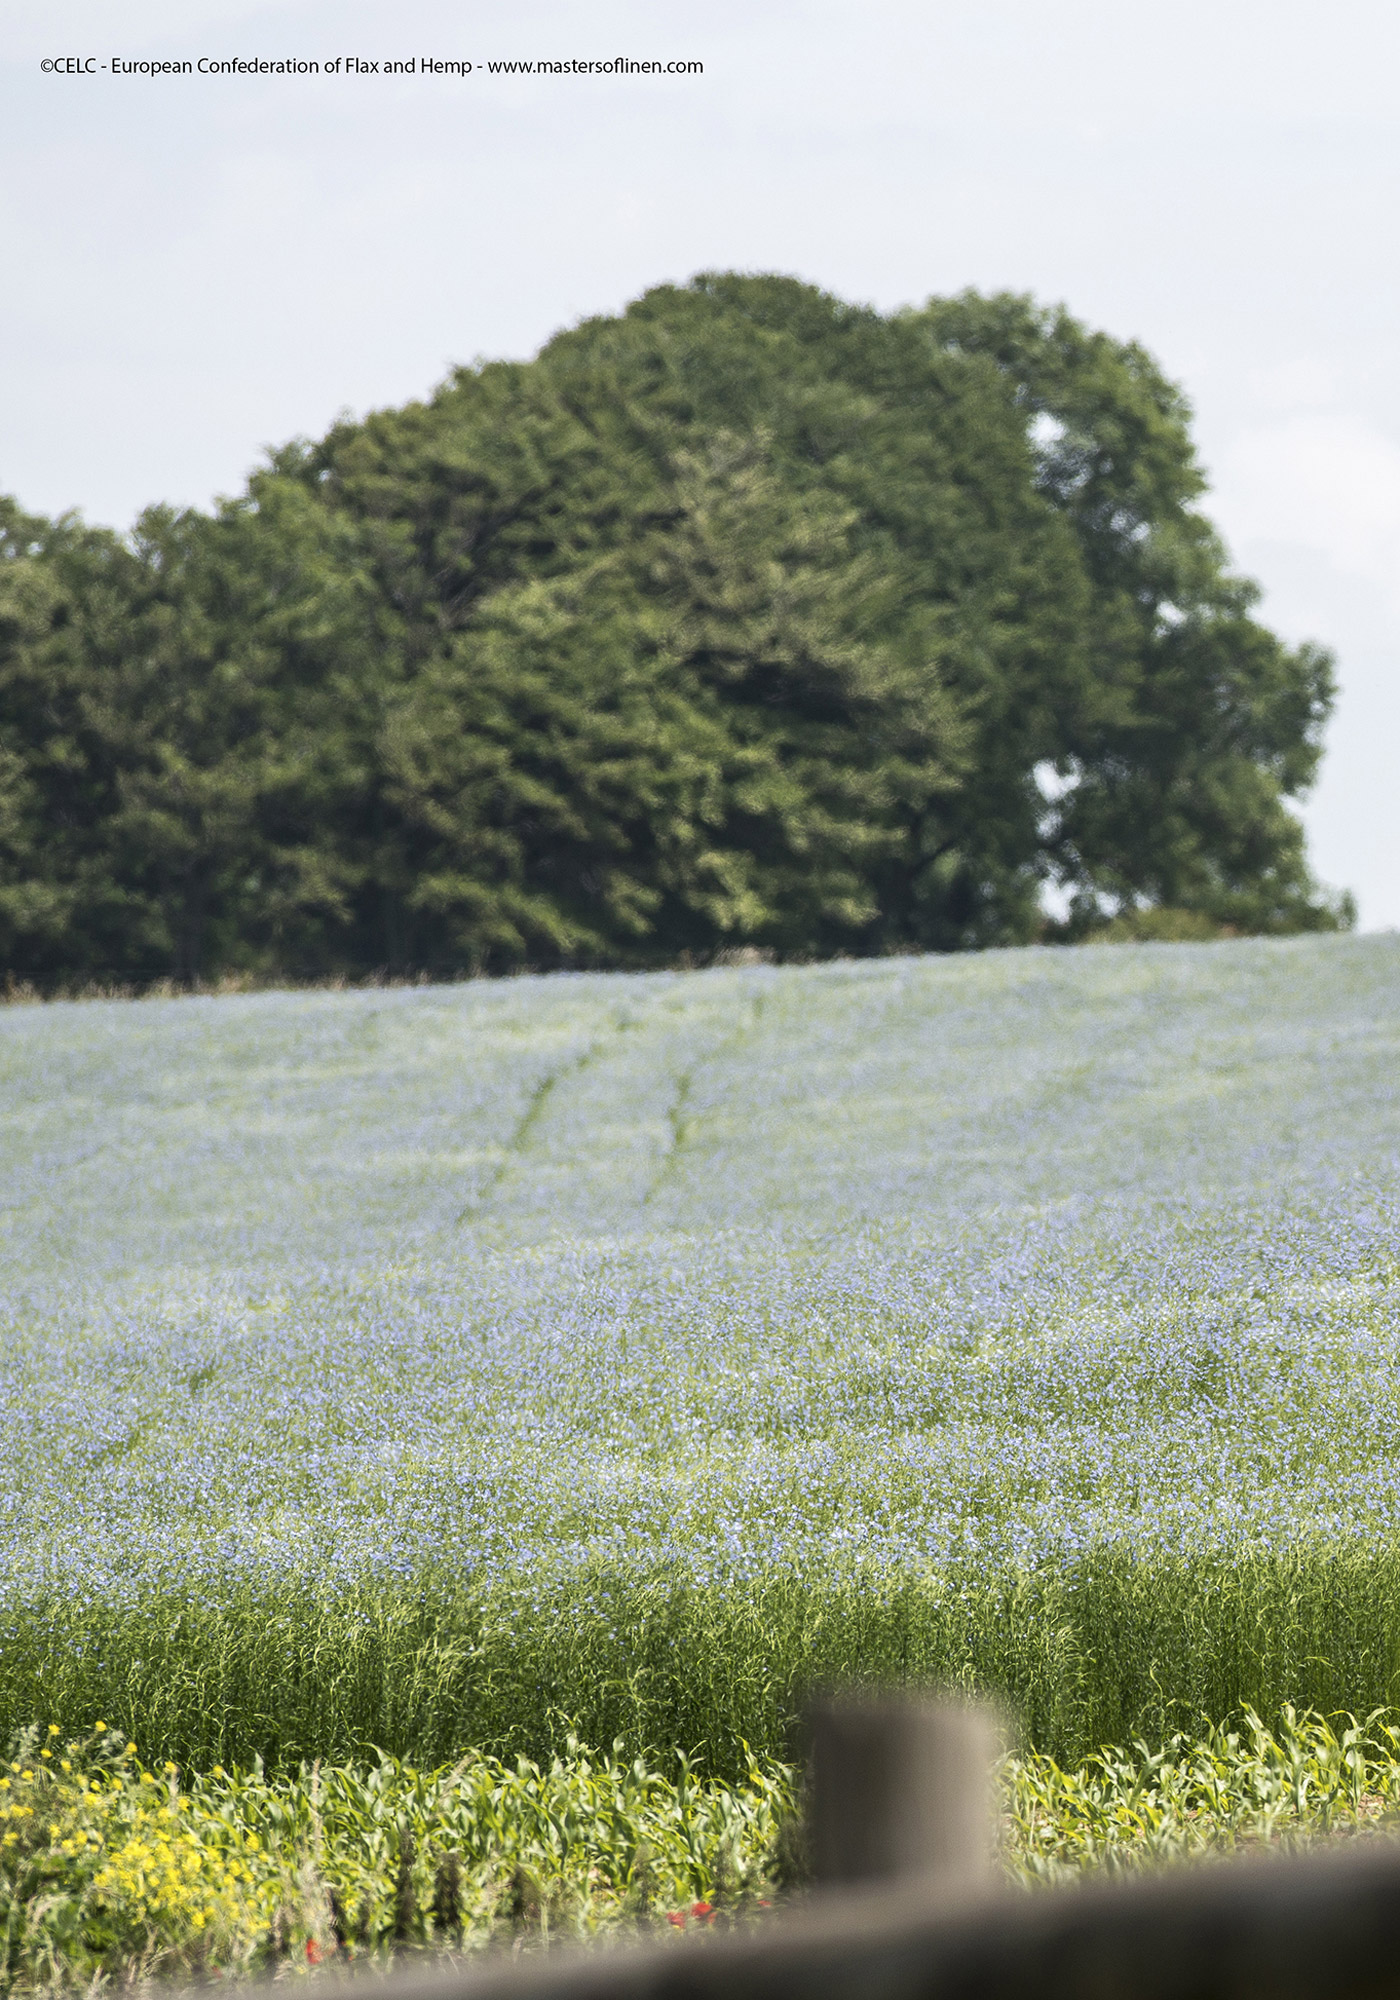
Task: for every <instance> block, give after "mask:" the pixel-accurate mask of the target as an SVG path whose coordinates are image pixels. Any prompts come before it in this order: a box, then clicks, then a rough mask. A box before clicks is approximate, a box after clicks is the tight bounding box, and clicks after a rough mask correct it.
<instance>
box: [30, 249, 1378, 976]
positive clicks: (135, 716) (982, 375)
mask: <svg viewBox="0 0 1400 2000" xmlns="http://www.w3.org/2000/svg"><path fill="white" fill-rule="evenodd" d="M1203 491H1204V482H1203V479H1202V475H1201V472H1200V469H1199V467H1198V465H1197V463H1196V459H1195V456H1194V452H1193V449H1192V444H1191V438H1190V428H1189V411H1188V410H1187V407H1186V405H1185V403H1184V401H1183V399H1182V397H1181V395H1180V393H1179V392H1178V391H1177V390H1176V389H1175V388H1174V387H1173V386H1172V384H1171V383H1169V382H1168V381H1166V380H1165V379H1164V377H1163V376H1162V374H1161V372H1160V371H1159V369H1158V368H1157V367H1156V365H1155V363H1154V362H1153V361H1152V359H1151V358H1150V357H1149V356H1148V355H1147V354H1146V353H1145V352H1144V351H1143V350H1142V349H1141V348H1139V347H1137V346H1134V345H1131V344H1124V343H1122V342H1119V341H1115V340H1112V339H1110V338H1109V337H1108V336H1107V335H1104V334H1100V333H1094V332H1091V331H1089V330H1087V329H1086V328H1085V327H1083V326H1082V325H1080V324H1079V323H1078V322H1077V321H1076V320H1074V319H1073V318H1072V317H1071V316H1070V315H1069V314H1068V313H1067V312H1065V311H1063V310H1061V309H1045V308H1042V307H1039V306H1037V305H1036V304H1034V303H1033V302H1032V301H1031V300H1029V299H1026V298H1021V297H1012V296H1001V297H995V298H983V297H980V296H977V295H975V294H970V293H969V294H965V295H964V296H962V297H960V298H956V299H950V300H938V299H935V300H932V301H930V302H929V303H928V304H927V305H926V306H924V307H923V308H921V309H919V310H910V311H904V312H899V313H896V314H893V315H888V316H886V315H881V314H879V313H877V312H874V311H872V310H869V309H867V308H863V307H857V306H851V305H848V304H845V303H843V302H842V301H840V300H838V299H835V298H833V297H831V296H829V295H827V294H825V293H823V292H821V291H819V290H817V289H815V288H813V287H811V286H808V285H803V284H800V283H798V282H797V281H795V280H793V279H789V278H781V277H745V276H737V275H733V274H720V275H714V276H707V277H701V278H698V279H696V280H695V281H693V282H692V283H691V284H689V285H686V286H683V287H676V286H662V287H659V288H657V289H655V290H653V291H650V292H648V293H646V294H645V295H644V296H643V297H642V298H640V299H638V300H637V301H636V302H635V303H634V304H633V305H632V306H631V307H629V308H628V310H627V311H626V312H625V313H623V314H622V315H620V316H618V317H614V318H601V319H595V320H590V321H587V322H585V323H584V324H582V325H580V326H578V327H575V328H573V329H571V330H570V331H568V332H566V333H563V334H560V335H559V336H558V337H556V338H555V339H554V340H552V341H551V342H550V343H549V344H548V345H547V346H546V347H545V348H544V349H543V351H542V352H541V353H540V354H539V355H538V356H537V357H536V358H535V359H534V360H533V361H530V362H527V363H498V362H493V363H487V364H483V365H480V366H476V367H472V368H463V369H460V370H458V371H457V372H456V373H455V374H454V375H453V376H452V377H451V378H450V379H449V380H448V381H447V382H446V383H445V384H444V385H443V386H442V388H441V389H440V390H439V391H438V392H437V393H436V394H435V395H434V396H433V397H432V398H431V399H430V400H429V401H427V402H425V403H414V404H410V405H408V406H407V407H406V408H403V409H399V410H390V411H381V412H378V413H376V414H374V415H371V416H370V417H368V418H367V419H365V420H364V421H363V422H351V421H348V420H347V421H343V422H341V423H338V424H336V425H335V426H334V427H333V428H332V429H331V430H330V432H329V433H328V434H327V435H326V436H325V437H324V438H323V439H321V440H319V441H317V442H311V441H306V440H302V441H299V442H297V443H295V444H292V445H290V446H288V447H287V448H286V449H284V450H282V451H280V452H278V453H276V454H274V455H273V457H272V458H271V460H270V462H269V463H268V464H267V465H266V466H265V467H263V468H262V469H261V470H260V471H258V472H257V473H255V474H254V476H253V477H252V478H251V479H250V481H249V484H248V487H247V490H246V492H244V493H243V494H242V495H240V496H239V497H237V498H236V499H233V500H231V501H228V502H226V503H224V504H222V505H221V506H219V507H218V508H217V509H215V510H214V511H213V512H212V513H209V514H202V513H199V512H194V511H189V512H183V513H181V512H176V511H174V510H170V509H164V508H157V509H153V510H151V511H149V512H148V513H146V514H145V515H143V516H142V517H141V519H140V520H139V521H138V523H137V525H136V527H135V529H134V531H133V532H132V533H131V534H130V535H127V536H122V535H117V534H115V533H111V532H108V531H106V530H101V529H96V528H90V527H87V526H85V525H84V524H83V523H81V522H80V521H78V520H76V519H75V518H73V517H67V518H65V519H62V520H59V521H52V522H51V521H43V520H38V519H36V518H34V517H31V516H28V515H26V514H24V513H23V512H22V511H21V510H20V509H19V507H18V506H16V505H14V504H13V503H3V505H0V974H3V975H4V976H7V977H8V978H9V979H10V980H11V981H12V982H17V981H25V982H31V983H33V984H35V985H37V986H39V987H41V988H45V989H54V988H58V987H62V986H64V985H74V984H78V983H81V982H83V981H85V980H120V981H129V982H133V983H143V982H148V981H152V980H156V979H160V978H173V979H176V980H179V981H184V982H196V981H201V980H210V979H213V978H216V977H218V976H220V975H224V974H229V973H249V974H260V975H266V976H281V977H317V976H328V975H340V976H346V977H362V976H367V975H372V974H375V973H379V972H385V973H389V974H403V973H411V972H415V971H423V972H428V973H432V974H445V975H451V974H455V973H458V972H466V971H504V970H509V969H512V968H517V967H525V966H533V967H551V966H607V965H618V966H622V965H629V966H632V965H649V964H672V963H677V962H690V963H702V962H705V961H707V960H710V959H712V958H714V957H715V956H716V955H717V954H721V953H723V952H725V951H732V950H734V949H736V948H741V947H749V948H755V947H756V948H759V949H762V950H766V951H770V952H772V953H774V954H775V955H777V956H780V957H799V956H816V955H825V954H832V953H838V952H846V953H876V952H889V951H900V950H914V949H918V950H950V949H958V948H964V947H968V946H976V945H983V944H993V943H1019V942H1025V941H1028V940H1031V939H1034V938H1037V937H1044V936H1063V937H1078V936H1085V935H1091V934H1094V933H1095V932H1096V931H1100V930H1104V929H1109V928H1112V930H1113V931H1114V933H1115V934H1122V933H1123V931H1124V929H1125V927H1126V928H1127V929H1128V930H1129V931H1131V929H1132V927H1133V925H1134V924H1135V923H1138V924H1141V925H1143V926H1145V927H1146V929H1147V930H1148V931H1151V930H1152V928H1153V926H1154V924H1155V926H1156V929H1157V934H1160V935H1164V936H1166V935H1209V934H1211V933H1213V932H1218V931H1219V930H1220V929H1221V928H1227V927H1228V928H1232V929H1235V930H1239V931H1257V932H1279V931H1292V930H1300V929H1317V928H1327V927H1334V926H1336V925H1337V924H1339V923H1343V922H1346V921H1347V920H1348V914H1349V913H1348V907H1347V904H1346V901H1345V899H1344V898H1340V899H1339V898H1329V897H1328V896H1326V895H1325V894H1323V893H1322V892H1321V891H1320V890H1319V889H1318V887H1317V885H1316V884H1315V883H1314V882H1313V880H1312V879H1311V876H1310V874H1309V872H1308V868H1307V863H1306V857H1305V854H1304V849H1303V839H1302V832H1301V828H1300V825H1299V822H1298V820H1297V818H1296V817H1295V815H1294V813H1293V812H1292V811H1291V810H1290V806H1289V801H1290V800H1291V799H1294V798H1296V797H1297V796H1298V795H1299V794H1301V793H1302V792H1303V791H1304V790H1305V789H1306V787H1307V785H1308V784H1309V782H1310V781H1311V779H1312V778H1313V775H1314V773H1315V771H1316V767H1317V762H1318V758H1319V755H1320V748H1321V736H1322V729H1323V725H1324V723H1325V721H1326V718H1327V715H1328V712H1329V708H1330V704H1331V701H1332V697H1333V680H1332V668H1331V662H1330V660H1329V658H1328V656H1327V654H1326V653H1325V652H1323V651H1322V650H1320V649H1319V648H1317V647H1313V646H1303V647H1297V648H1291V647H1289V646H1286V645H1285V644H1283V643H1282V642H1281V641H1280V640H1279V639H1278V638H1276V637H1275V636H1274V635H1273V634H1272V633H1270V632H1269V631H1268V630H1267V629H1266V628H1265V627H1264V626H1263V625H1261V624H1260V623H1259V622H1258V621H1257V620H1256V618H1255V617H1254V607H1255V604H1256V601H1257V592H1256V590H1255V588H1254V587H1253V586H1252V585H1251V584H1249V583H1248V582H1247V581H1245V580H1243V579H1241V578H1239V577H1237V576H1234V575H1233V574H1232V573H1231V572H1230V570H1229V567H1228V563H1227V560H1226V556H1225V552H1224V550H1223V548H1222V545H1221V543H1220V541H1219V539H1218V537H1217V536H1216V534H1215V532H1214V530H1213V529H1212V528H1211V526H1210V524H1209V521H1208V520H1207V518H1206V516H1205V515H1204V514H1203V513H1202V512H1201V510H1200V501H1201V498H1202V494H1203ZM1047 883H1054V884H1056V885H1057V886H1058V888H1059V890H1060V892H1061V896H1062V899H1063V900H1064V901H1065V903H1066V906H1067V908H1068V912H1069V914H1068V916H1067V917H1066V918H1064V919H1063V920H1062V921H1060V922H1059V924H1058V925H1055V924H1051V923H1050V922H1049V920H1048V919H1047V917H1046V916H1045V914H1044V910H1043V908H1042V894H1043V890H1044V886H1045V884H1047Z"/></svg>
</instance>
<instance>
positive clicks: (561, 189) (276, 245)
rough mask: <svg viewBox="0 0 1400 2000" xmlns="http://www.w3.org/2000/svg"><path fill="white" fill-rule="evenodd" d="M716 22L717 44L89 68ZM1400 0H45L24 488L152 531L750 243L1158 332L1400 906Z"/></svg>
mask: <svg viewBox="0 0 1400 2000" xmlns="http://www.w3.org/2000/svg"><path fill="white" fill-rule="evenodd" d="M70 54H72V55H89V54H91V55H95V56H96V57H97V58H98V60H99V61H110V59H111V57H112V56H114V55H120V56H125V57H128V58H131V57H142V56H154V55H168V56H183V55H189V56H198V55H200V54H208V55H211V56H227V55H260V56H265V57H273V58H275V57H279V56H287V55H291V56H303V57H309V58H315V59H321V60H324V59H325V58H326V57H327V56H335V55H341V56H344V55H348V54H360V55H364V56H368V57H378V58H380V59H381V60H382V59H383V58H385V57H402V56H419V55H423V54H434V55H437V56H442V57H453V56H466V57H468V58H470V59H473V60H475V61H477V62H480V61H482V60H484V59H485V58H487V57H511V56H521V57H530V56H555V55H557V56H572V55H577V56H610V55H613V54H626V55H632V56H637V57H650V56H658V57H663V58H665V57H671V56H698V57H699V58H701V59H702V60H703V61H704V63H705V74H704V76H703V77H696V78H686V79H676V80H666V79H659V78H649V79H640V78H631V79H627V80H612V79H607V80H604V79H598V78H586V77H566V78H557V79H556V78H549V79H531V80H516V81H512V82H506V81H493V80H492V79H490V78H488V77H486V76H480V75H478V76H474V77H472V78H470V79H456V78H451V77H443V78H436V79H426V78H423V77H412V78H405V79H402V80H388V79H386V78H384V77H382V76H381V77H378V78H362V79H353V80H352V79H347V78H345V77H343V76H342V77H341V78H338V79H336V78H330V77H321V78H319V79H293V78H285V77H272V78H267V79H261V80H254V79H250V78H242V79H237V80H203V79H198V78H187V77H177V78H171V77H167V78H156V79H146V78H131V77H120V78H119V77H114V76H112V75H111V74H110V73H109V74H106V75H102V74H99V75H97V76H93V77H67V76H46V75H44V74H43V73H42V72H41V71H40V68H39V63H40V60H41V58H42V57H44V56H63V55H70ZM1398 113H1400V13H1398V12H1397V11H1396V10H1395V9H1394V8H1393V7H1383V6H1381V5H1379V4H1372V0H1328V4H1327V5H1325V6H1324V5H1321V4H1313V0H1308V4H1300V3H1299V0H1269V3H1268V4H1255V0H1174V4H1173V5H1172V6H1171V7H1170V8H1162V7H1150V8H1149V7H1146V6H1140V5H1139V6H1135V5H1133V4H1131V0H1116V3H1115V0H1056V4H1055V5H1053V6H1052V5H1050V4H1048V0H963V3H962V4H939V0H860V4H858V5H857V4H852V0H827V3H826V4H810V5H798V4H793V0H706V4H704V5H691V4H684V5H682V4H677V0H648V4H646V5H642V4H637V0H598V4H589V5H585V4H573V5H564V4H548V3H547V0H510V4H508V5H507V4H491V5H483V4H465V5H464V4H457V5H453V4H448V0H394V4H392V5H386V4H381V0H358V4H356V0H337V4H325V0H307V4H301V5H291V4H263V5H258V4H250V0H0V269H3V270H4V272H5V274H6V275H5V282H4V286H3V291H2V292H0V364H2V365H3V380H4V383H5V389H6V392H5V395H4V397H3V401H2V402H0V489H4V490H9V491H11V492H14V493H16V494H17V495H18V496H19V498H20V499H21V500H22V501H24V502H25V503H26V504H28V505H30V506H32V507H35V508H38V509H41V510H45V511H57V510H60V509H62V508H65V507H69V506H77V507H79V508H81V509H82V510H83V511H84V512H85V513H87V514H88V515H89V516H90V517H91V518H93V519H95V520H101V521H108V522H112V523H115V524H122V525H124V524H125V523H127V522H128V521H129V520H130V518H131V516H132V515H133V514H134V513H135V511H136V510H137V509H138V508H139V507H140V506H142V505H143V504H144V503H145V502H147V501H150V500H155V499H169V500H175V501H182V502H195V503H205V502H207V501H208V500H209V499H210V498H211V496H212V495H214V494H215V493H219V492H228V491H231V490H233V489H235V488H236V487H237V486H238V485H239V484H240V483H241V480H242V478H243V476H244V474H245V473H246V471H247V470H248V468H249V466H250V465H251V464H252V463H253V462H254V461H255V460H256V459H257V457H258V455H259V453H260V451H261V449H262V448H263V447H264V446H265V445H268V444H273V443H276V442H279V441H281V440H283V439H285V438H287V437H290V436H292V435H294V434H296V433H298V432H311V433H314V432H317V431H319V430H321V429H322V428H323V427H324V426H325V425H326V424H327V422H328V421H329V420H330V419H331V418H332V417H333V416H334V415H335V414H336V413H337V411H339V410H342V409H350V410H355V411H361V410H365V409H368V408H372V407H374V406H376V405H380V404H385V403H394V402H399V401H402V400H405V399H406V398H408V397H411V396H414V395H421V394H423V393H425V392H426V391H427V390H429V389H430V388H431V387H432V386H433V384H434V383H435V382H437V381H438V380H439V379H440V378H441V376H442V375H443V374H444V373H445V371H446V370H447V369H448V367H449V366H450V365H451V364H452V363H453V362H456V361H463V360H470V359H471V358H473V357H475V356H477V355H525V354H528V353H530V352H531V351H532V350H533V349H534V348H535V347H536V346H537V345H538V344H539V343H540V341H542V340H543V339H545V338H546V337H547V336H548V335H549V334H550V333H551V332H552V331H553V330H554V329H555V328H557V327H559V326H560V325H563V324H566V323H568V322H569V321H572V320H574V319H576V318H578V317H580V316H582V315H584V314H587V313H593V312H602V311H611V310H615V309H616V308H617V307H619V306H621V305H622V304H623V303H624V302H625V301H626V300H627V299H628V298H629V297H631V296H633V295H634V294H635V293H637V292H638V291H640V290H642V289H643V288H644V287H645V286H646V285H648V284H653V283H656V282H658V281H659V280H661V279H667V278H675V279H680V278H685V277H687V276H688V275H689V274H690V273H691V272H693V271H695V270H697V269H702V268H707V267H723V266H738V267H741V268H746V269H773V270H783V271H792V272H796V273H798V274H799V275H801V276H803V277H805V278H809V279H812V280H814V281H816V282H818V283H820V284H823V285H826V286H828V287H830V288H831V289H832V290H834V291H837V292H840V293H842V294H843V295H845V296H847V297H851V298H859V299H867V300H870V301H872V302H874V303H876V304H878V305H880V306H882V307H891V306H895V305H898V304H900V303H903V302H906V301H911V300H918V299H922V298H924V297H926V296H927V295H928V294H929V293H930V292H947V291H953V290H957V289H959V288H961V287H962V286H964V285H977V286H980V287H983V288H1001V287H1010V288H1013V289H1016V290H1029V291H1032V292H1034V293H1036V294H1037V295H1038V296H1040V297H1041V298H1043V299H1046V300H1054V299H1063V300H1065V301H1066V302H1067V303H1068V304H1069V305H1070V306H1071V308H1072V309H1073V310H1074V311H1076V312H1077V313H1078V314H1080V315H1081V316H1082V317H1084V318H1087V319H1089V320H1090V321H1092V322H1095V323H1096V324H1099V325H1102V326H1105V327H1107V328H1109V329H1110V330H1111V331H1112V332H1114V333H1116V334H1120V335H1131V336H1135V337H1137V338H1139V339H1141V340H1143V341H1144V342H1145V343H1146V344H1147V345H1148V346H1149V347H1150V348H1151V349H1152V350H1153V351H1154V352H1155V353H1156V354H1157V356H1158V357H1159V359H1160V360H1161V361H1162V363H1163V364H1164V365H1165V367H1166V368H1167V369H1168V371H1169V372H1170V373H1171V374H1172V375H1173V376H1175V377H1176V378H1177V379H1178V380H1179V381H1181V382H1182V383H1183V384H1184V385H1185V387H1186V389H1187V391H1188V393H1189V394H1190V396H1191V398H1192V400H1193V402H1194V404H1195V406H1196V410H1197V413H1198V422H1197V437H1198V440H1199V444H1200V449H1201V454H1202V457H1203V460H1204V462H1205V464H1206V467H1207V469H1208V471H1209V473H1210V475H1211V479H1212V484H1213V488H1214V491H1213V494H1212V497H1211V501H1210V510H1211V512H1212V513H1213V515H1214V518H1215V519H1216V521H1217V522H1218V523H1219V525H1220V526H1221V528H1222V529H1223V531H1224V532H1225V535H1226V537H1227V539H1228V541H1229V543H1230V546H1231V549H1232V551H1233V553H1234V556H1235V559H1236V561H1237V563H1238V564H1239V566H1240V567H1241V568H1242V569H1244V570H1245V571H1247V572H1248V573H1250V574H1252V575H1254V576H1256V577H1257V578H1258V579H1259V580H1260V581H1261V582H1262V583H1263V584H1264V586H1265V591H1266V596H1265V602H1264V613H1265V616H1266V617H1268V618H1269V619H1270V620H1271V621H1272V622H1273V623H1274V624H1275V625H1276V626H1277V627H1278V628H1279V629H1281V630H1282V631H1284V632H1285V633H1287V634H1288V635H1290V636H1291V637H1315V638H1319V639H1322V640H1324V641H1326V642H1327V643H1328V644H1330V645H1332V646H1333V647H1334V648H1335V649H1336V651H1337V654H1338V658H1339V663H1340V668H1341V676H1342V684H1343V698H1342V702H1341V705H1340V708H1339V712H1338V715H1337V718H1336V721H1335V722H1334V724H1333V727H1332V732H1331V737H1330V745H1331V747H1330V752H1329V756H1328V759H1327V763H1326V765H1325V767H1324V775H1323V779H1322V782H1321V784H1320V786H1319V787H1318V790H1317V792H1316V794H1315V795H1314V797H1313V799H1312V800H1311V801H1310V802H1309V804H1308V806H1307V807H1306V811H1305V817H1306V819H1307V822H1308V826H1309V829H1310V833H1311V837H1312V851H1313V857H1314V863H1315V866H1316V867H1317V869H1318V872H1319V873H1320V874H1321V875H1322V876H1323V877H1324V879H1326V880H1328V881H1331V882H1333V883H1336V884H1340V885H1345V886H1348V887H1351V888H1353V889H1355V890H1356V891H1357V893H1358V895H1359V897H1360V902H1361V912H1362V920H1363V923H1364V924H1365V925H1366V926H1367V927H1368V928H1376V927H1383V926H1393V925H1400V784H1397V782H1396V779H1395V777H1394V775H1393V766H1394V762H1395V757H1396V747H1397V742H1400V674H1397V662H1398V661H1400V560H1398V559H1400V411H1398V410H1397V407H1396V398H1395V392H1394V375H1395V355H1396V347H1397V339H1396V336H1397V321H1398V320H1400V284H1398V283H1397V280H1398V279H1400V265H1398V264H1397V248H1396V226H1395V216H1396V213H1397V210H1398V209H1400V140H1398V139H1397V134H1400V119H1398V118H1397V114H1398Z"/></svg>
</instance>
